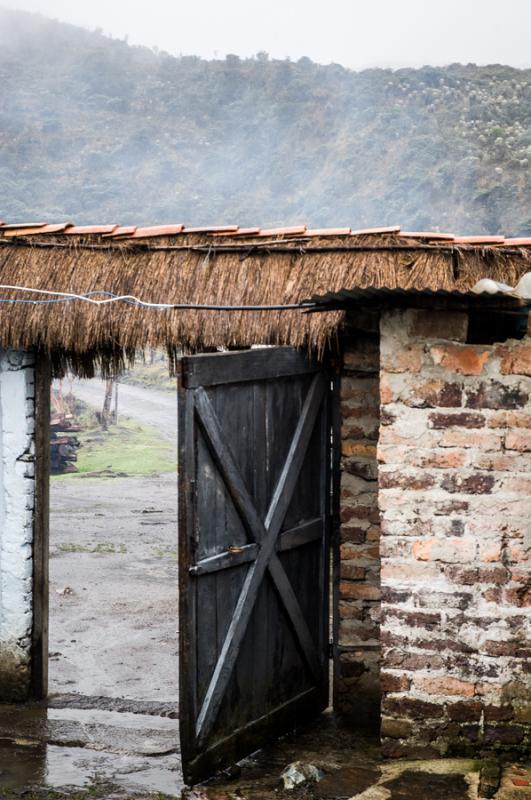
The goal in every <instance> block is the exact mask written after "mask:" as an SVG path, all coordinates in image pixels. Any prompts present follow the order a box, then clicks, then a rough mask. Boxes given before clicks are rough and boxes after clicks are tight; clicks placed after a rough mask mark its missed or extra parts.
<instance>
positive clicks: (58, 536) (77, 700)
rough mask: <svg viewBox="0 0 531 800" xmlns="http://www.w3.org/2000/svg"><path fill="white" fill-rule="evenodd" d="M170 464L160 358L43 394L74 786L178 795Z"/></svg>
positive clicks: (55, 632)
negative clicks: (47, 398)
mask: <svg viewBox="0 0 531 800" xmlns="http://www.w3.org/2000/svg"><path fill="white" fill-rule="evenodd" d="M176 465H177V394H176V381H175V379H171V378H169V371H168V364H167V360H166V358H165V357H164V356H162V355H160V354H158V353H154V354H153V356H152V358H151V360H150V362H149V363H146V364H143V365H140V366H138V367H136V368H135V369H133V370H131V371H129V372H127V373H125V374H124V375H123V376H122V377H121V378H120V379H119V382H115V381H102V380H100V379H94V380H90V381H89V380H77V379H70V378H66V379H65V380H63V381H62V382H55V383H54V384H53V388H52V414H51V471H52V477H51V479H50V561H49V573H50V579H49V580H50V597H49V600H50V612H49V613H50V618H49V665H48V666H49V693H50V701H49V711H48V715H49V721H50V723H51V724H52V725H56V726H57V727H58V728H59V729H62V727H64V726H67V728H68V730H69V738H75V739H76V741H77V742H78V743H80V744H82V745H83V749H82V750H81V749H80V748H79V746H78V747H77V748H76V749H75V750H72V751H69V750H68V752H69V756H70V761H72V764H73V766H74V769H73V770H72V769H71V766H72V765H69V769H71V771H72V772H73V774H74V773H75V774H77V776H78V780H77V781H76V782H81V783H82V782H83V781H84V779H85V778H86V773H87V769H86V768H85V767H82V766H81V762H83V764H84V765H85V766H86V765H87V764H88V765H89V767H88V771H89V772H90V771H91V772H92V773H94V772H99V773H101V774H102V775H103V776H104V777H106V776H107V777H110V776H111V775H112V774H114V773H115V772H116V769H117V767H118V765H119V764H120V770H121V771H122V772H123V775H124V777H123V781H124V782H125V784H126V785H127V786H128V787H131V788H132V789H134V788H140V789H141V788H144V789H145V788H149V789H150V790H153V791H159V792H167V793H170V791H171V793H172V794H173V793H174V792H175V789H176V786H177V787H178V784H179V775H180V764H179V761H178V755H177V753H178V720H177V715H178V640H177V624H178V612H177V484H176V481H177V474H176ZM63 755H64V754H63ZM154 756H156V757H157V759H156V763H155V762H154V758H153V757H154ZM124 759H125V766H124ZM65 763H66V762H65Z"/></svg>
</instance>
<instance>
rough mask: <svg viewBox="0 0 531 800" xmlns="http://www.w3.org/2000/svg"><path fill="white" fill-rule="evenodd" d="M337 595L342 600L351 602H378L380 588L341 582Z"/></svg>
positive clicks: (365, 584)
mask: <svg viewBox="0 0 531 800" xmlns="http://www.w3.org/2000/svg"><path fill="white" fill-rule="evenodd" d="M339 593H340V596H341V597H343V598H350V599H351V600H379V599H380V597H381V593H380V588H379V587H378V586H371V585H370V584H367V583H363V584H359V583H347V582H345V581H342V582H341V583H340V584H339Z"/></svg>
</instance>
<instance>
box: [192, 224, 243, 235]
mask: <svg viewBox="0 0 531 800" xmlns="http://www.w3.org/2000/svg"><path fill="white" fill-rule="evenodd" d="M237 230H238V226H237V225H207V226H205V227H204V228H189V227H188V226H186V227H185V228H184V231H183V233H218V234H220V233H225V234H230V233H236V231H237Z"/></svg>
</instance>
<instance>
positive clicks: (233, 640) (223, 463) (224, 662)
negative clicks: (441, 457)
mask: <svg viewBox="0 0 531 800" xmlns="http://www.w3.org/2000/svg"><path fill="white" fill-rule="evenodd" d="M325 388H326V381H325V378H324V376H323V375H322V374H321V373H318V374H317V375H316V376H315V378H314V379H313V381H312V384H311V386H310V390H309V392H308V394H307V396H306V399H305V401H304V405H303V409H302V412H301V416H300V419H299V422H298V424H297V428H296V431H295V434H294V436H293V440H292V442H291V444H290V448H289V452H288V456H287V458H286V462H285V464H284V467H283V469H282V472H281V474H280V478H279V479H278V482H277V485H276V488H275V491H274V493H273V497H272V500H271V503H270V506H269V509H268V512H267V514H266V517H265V520H262V519H261V517H260V515H259V514H258V512H257V510H256V506H255V504H254V502H253V499H252V497H251V495H250V494H249V492H248V490H247V487H246V485H245V483H244V481H243V479H242V477H241V473H240V471H239V469H238V466H237V464H236V461H235V459H234V457H233V455H232V452H231V449H230V447H229V446H228V444H227V442H226V441H225V439H224V437H223V433H222V430H221V426H220V423H219V420H218V418H217V416H216V413H215V411H214V409H213V407H212V403H211V402H210V400H209V398H208V395H207V393H206V392H205V390H204V389H203V388H201V387H200V388H199V389H196V391H195V408H196V411H197V415H198V419H199V422H200V425H201V428H202V430H203V433H204V435H205V438H206V440H207V442H208V444H209V448H210V450H211V452H212V455H213V457H214V460H215V462H216V464H217V467H218V470H219V472H220V474H221V476H222V478H223V480H224V482H225V485H226V487H227V489H228V491H229V494H230V496H231V498H232V501H233V503H234V506H235V508H236V510H237V511H238V513H239V515H240V517H241V519H242V521H243V523H244V525H245V527H246V529H247V530H248V532H249V533H250V535H251V536H252V537H253V538H254V540H255V542H256V543H257V544H258V545H259V549H258V555H257V557H256V560H255V561H253V562H252V563H251V564H250V566H249V570H248V572H247V575H246V577H245V582H244V584H243V587H242V590H241V592H240V596H239V598H238V602H237V604H236V607H235V609H234V614H233V617H232V620H231V623H230V626H229V629H228V631H227V635H226V637H225V640H224V642H223V647H222V648H221V652H220V655H219V658H218V661H217V664H216V667H215V669H214V672H213V674H212V678H211V680H210V684H209V686H208V689H207V692H206V695H205V699H204V701H203V705H202V707H201V710H200V712H199V715H198V717H197V722H196V736H197V739H198V744H201V742H202V741H203V740H204V738H205V736H206V735H207V733H208V731H209V730H210V729H211V727H212V724H213V723H214V720H215V718H216V715H217V713H218V710H219V706H220V704H221V701H222V699H223V696H224V694H225V692H226V689H227V685H228V683H229V680H230V677H231V675H232V671H233V669H234V665H235V663H236V659H237V657H238V653H239V651H240V647H241V644H242V641H243V637H244V635H245V632H246V630H247V626H248V624H249V620H250V618H251V614H252V612H253V608H254V605H255V602H256V599H257V597H258V592H259V589H260V585H261V583H262V579H263V577H264V574H265V571H266V569H268V570H269V573H270V575H271V577H272V579H273V582H274V584H275V586H276V588H277V591H278V593H279V595H280V597H281V599H282V603H283V605H284V608H285V609H286V612H287V613H288V615H289V618H290V620H291V623H292V625H293V628H294V630H295V633H296V636H297V638H298V640H299V644H300V646H301V649H302V651H303V653H304V656H305V658H306V661H307V663H308V666H309V667H310V669H311V671H312V674H313V675H314V678H315V680H316V681H317V682H319V680H320V678H321V674H322V666H321V661H320V659H319V655H318V653H317V651H316V648H315V644H314V642H313V640H312V636H311V634H310V631H309V629H308V625H307V623H306V620H305V619H304V615H303V613H302V609H301V607H300V604H299V601H298V599H297V597H296V595H295V592H294V591H293V587H292V585H291V582H290V580H289V578H288V576H287V575H286V572H285V570H284V567H283V566H282V564H281V563H280V560H279V558H278V556H277V554H276V552H275V546H276V542H277V538H278V535H279V533H280V529H281V527H282V523H283V521H284V519H285V517H286V514H287V511H288V508H289V505H290V503H291V499H292V497H293V492H294V490H295V486H296V484H297V479H298V477H299V473H300V471H301V469H302V465H303V463H304V459H305V456H306V452H307V449H308V445H309V443H310V439H311V436H312V433H313V430H314V428H315V423H316V420H317V415H318V413H319V409H320V407H321V402H322V399H323V395H324V392H325Z"/></svg>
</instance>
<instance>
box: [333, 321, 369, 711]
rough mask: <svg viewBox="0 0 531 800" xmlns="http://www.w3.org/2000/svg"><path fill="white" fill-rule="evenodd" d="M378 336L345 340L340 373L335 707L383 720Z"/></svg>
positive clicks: (360, 336)
mask: <svg viewBox="0 0 531 800" xmlns="http://www.w3.org/2000/svg"><path fill="white" fill-rule="evenodd" d="M378 383H379V345H378V337H377V336H374V337H371V336H370V335H361V334H360V335H359V336H356V338H355V339H354V340H353V341H352V342H347V343H346V347H345V351H344V359H343V370H342V375H341V416H342V428H341V442H342V446H341V510H340V521H341V526H340V567H339V573H340V574H339V612H338V613H339V620H338V641H337V657H336V669H335V700H334V704H335V708H336V709H337V710H339V711H340V712H342V713H344V714H348V715H352V716H355V718H356V720H357V721H358V722H359V723H363V722H367V721H370V720H371V719H374V718H377V717H378V715H379V706H380V686H379V656H380V645H379V616H380V556H379V538H380V528H379V513H378V504H377V499H378V498H377V481H376V478H377V470H376V467H377V465H376V440H377V438H378V428H379V402H380V401H379V388H378Z"/></svg>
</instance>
